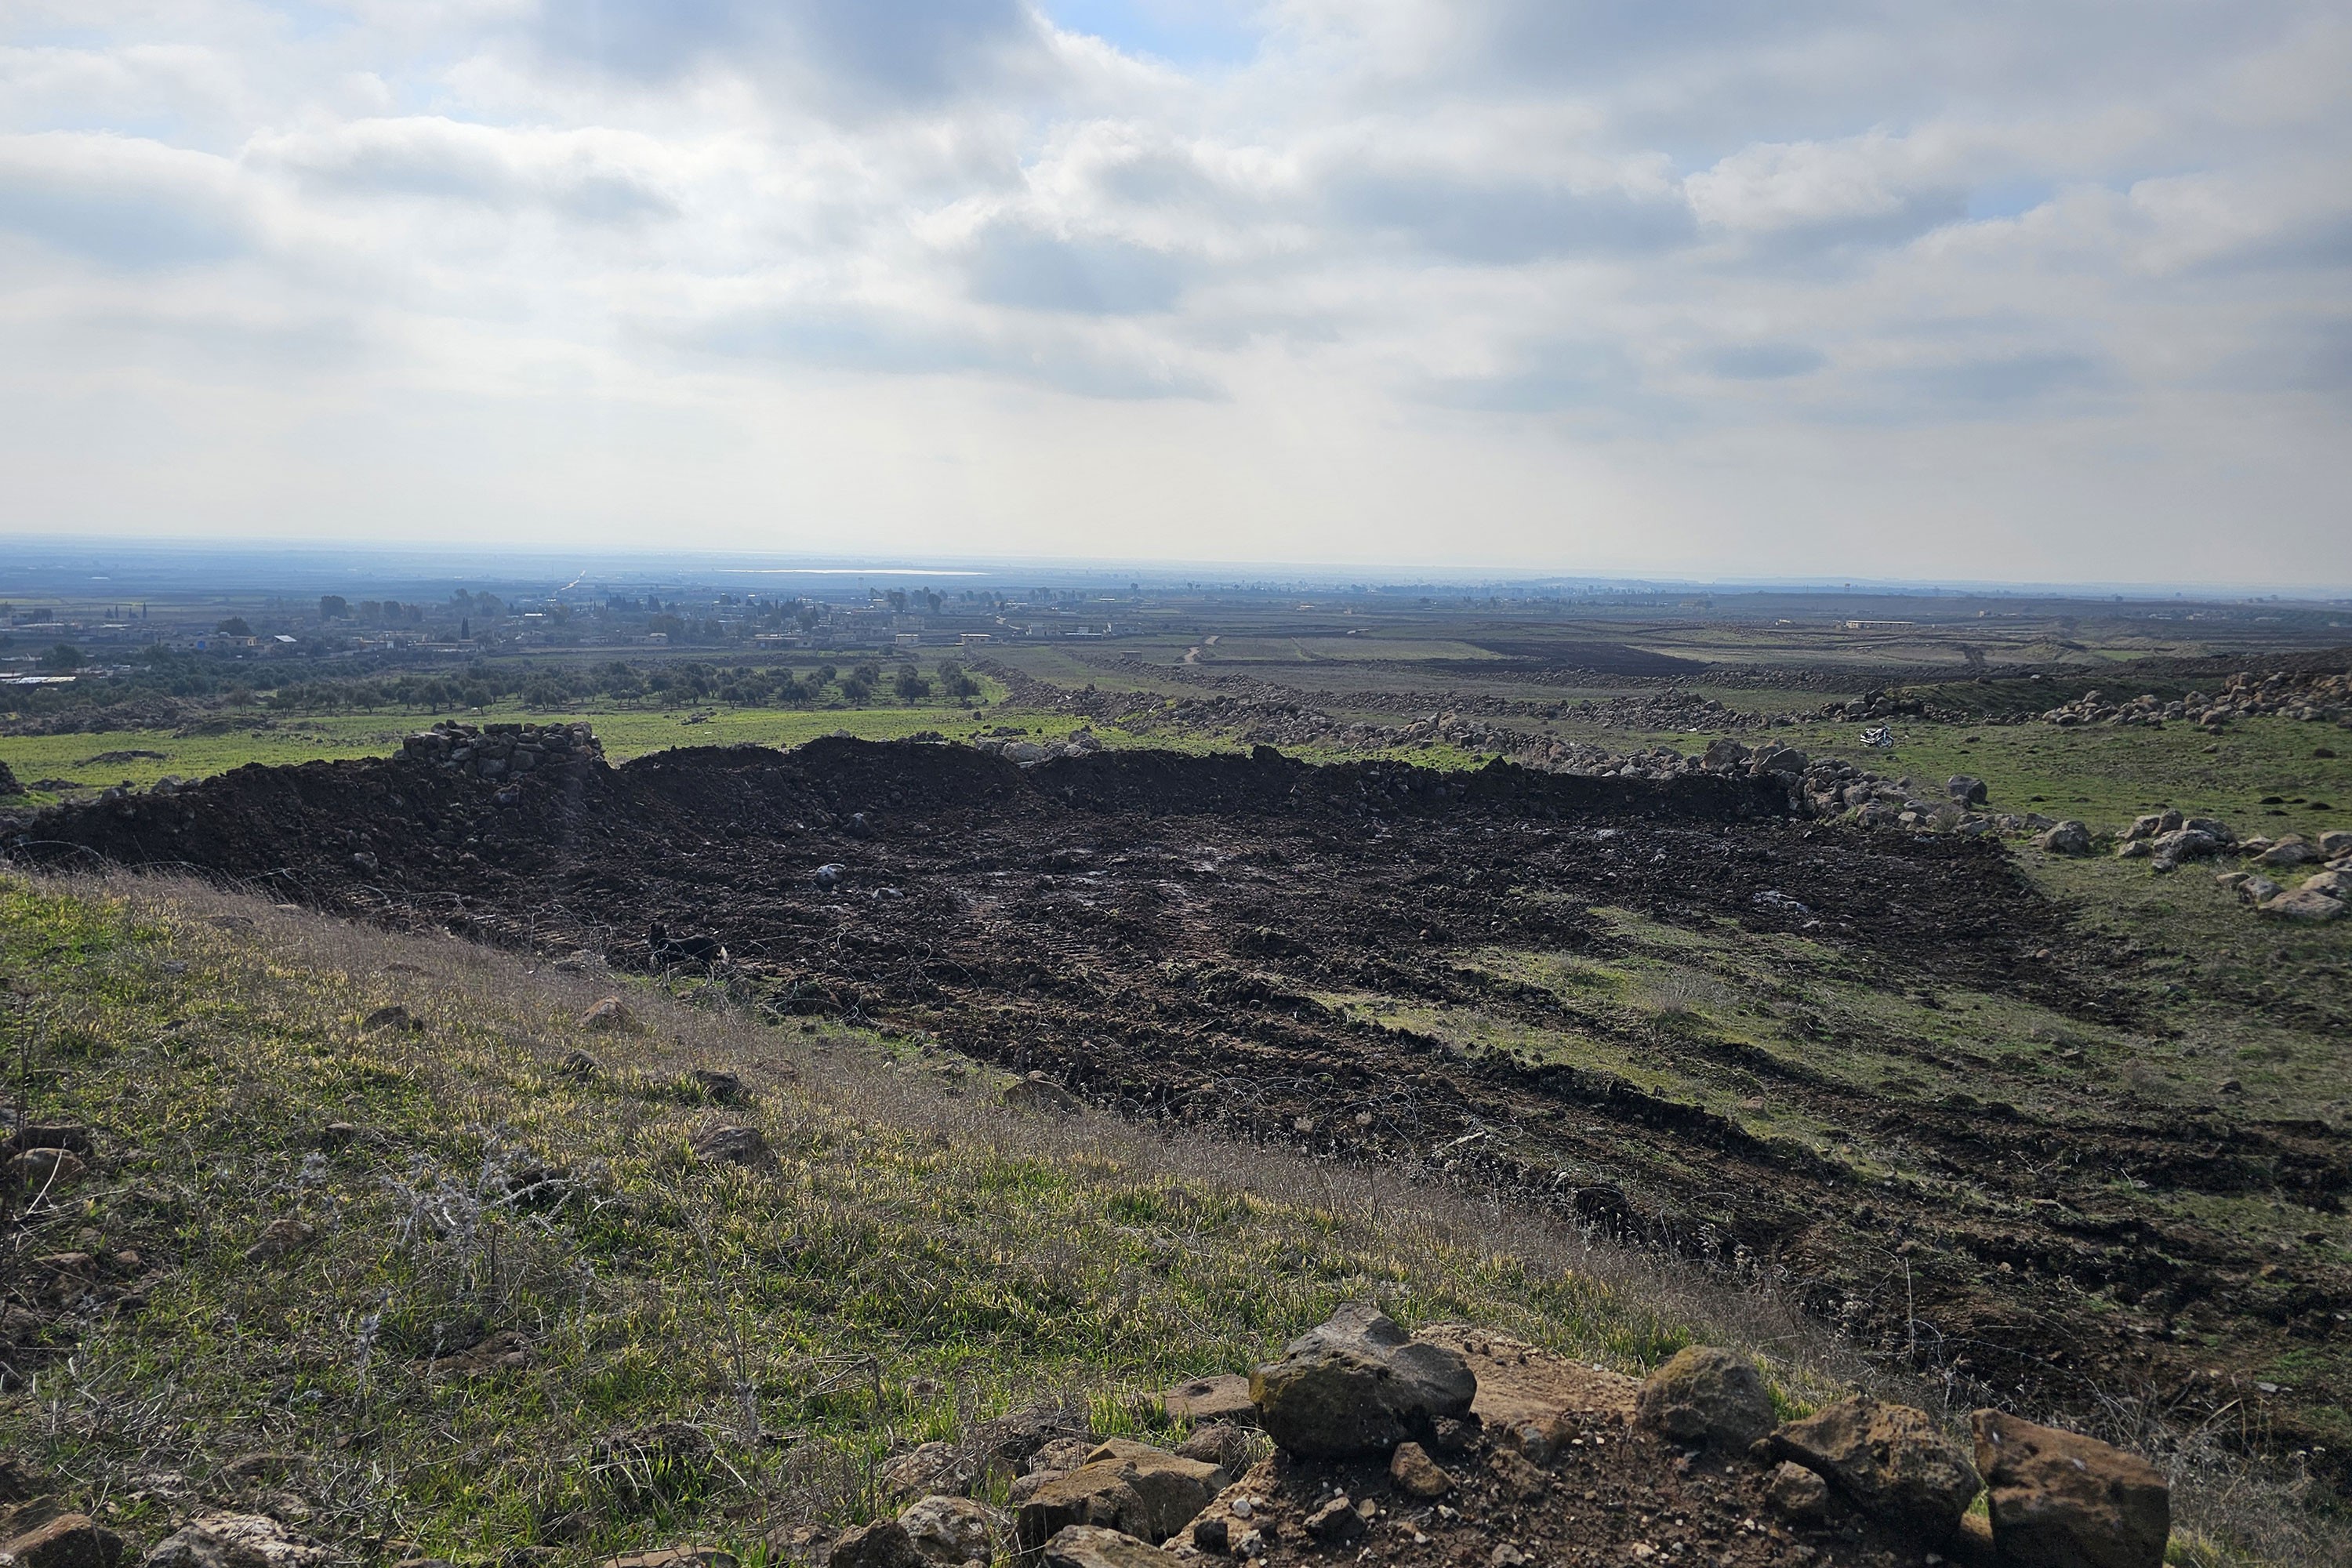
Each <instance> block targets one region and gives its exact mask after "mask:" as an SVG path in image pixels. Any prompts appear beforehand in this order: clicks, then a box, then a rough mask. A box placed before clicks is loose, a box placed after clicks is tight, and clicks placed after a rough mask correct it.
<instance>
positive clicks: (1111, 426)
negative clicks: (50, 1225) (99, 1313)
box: [0, 0, 2352, 588]
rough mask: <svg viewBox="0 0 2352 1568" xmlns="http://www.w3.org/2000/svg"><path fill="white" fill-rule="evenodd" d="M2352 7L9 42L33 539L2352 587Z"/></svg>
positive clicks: (2038, 2)
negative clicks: (882, 553)
mask: <svg viewBox="0 0 2352 1568" xmlns="http://www.w3.org/2000/svg"><path fill="white" fill-rule="evenodd" d="M2347 83H2352V8H2347V6H2346V5H2343V4H2342V3H2341V0H2333V3H2323V4H2311V5H2297V4H2263V3H2260V0H2252V3H2245V0H2241V3H2221V0H2215V3H2210V4H2207V3H2200V4H2180V3H2174V0H2135V3H2133V4H2128V5H2126V4H2112V3H2110V4H2077V3H2073V0H2031V3H2027V4H2013V3H2004V0H1979V3H1976V4H1970V5H1946V6H1937V5H1920V4H1917V3H1916V0H1912V3H1908V4H1894V3H1888V4H1869V3H1864V0H1853V3H1845V4H1837V3H1826V4H1822V3H1809V0H1784V3H1781V4H1775V5H1763V4H1758V3H1755V0H1741V3H1738V4H1709V3H1704V0H1613V3H1584V0H1270V3H1266V4H1248V3H1244V0H1046V3H1045V4H1044V5H1033V4H1026V3H1024V0H318V3H313V4H304V5H263V4H247V3H240V0H0V530H5V531H16V532H61V531H77V530H82V531H106V532H127V533H215V534H236V535H247V536H250V535H263V534H278V535H289V536H299V537H301V538H304V539H309V540H348V541H352V542H367V541H371V540H387V539H401V540H427V539H436V538H446V539H457V540H464V541H467V542H471V543H476V544H481V543H489V542H530V543H547V542H557V541H563V540H572V539H577V540H581V541H583V542H587V541H593V542H617V543H632V544H640V545H652V546H663V545H669V544H677V545H681V546H684V545H692V546H699V547H710V548H745V547H749V548H759V549H772V550H778V551H794V552H825V551H834V550H838V551H843V552H856V553H859V554H866V555H870V554H872V553H873V552H875V551H876V550H877V549H883V550H890V551H897V552H926V551H929V552H943V551H952V552H958V553H961V554H981V553H1003V554H1024V555H1038V554H1067V555H1078V556H1087V557H1095V558H1104V557H1118V558H1141V559H1162V560H1165V559H1191V560H1203V559H1222V560H1236V561H1238V560H1252V559H1259V560H1285V561H1293V562H1298V561H1318V560H1320V561H1331V562H1353V563H1398V564H1410V563H1453V564H1460V565H1492V566H1499V567H1528V568H1536V569H1542V570H1557V571H1566V572H1593V571H1637V572H1658V573H1676V574H1696V575H1702V576H1715V575H1737V574H1773V575H1790V574H1848V575H1864V574H1866V575H1869V576H1873V577H1895V576H1911V577H1919V578H1929V579H1932V578H1937V577H1947V578H1950V577H1966V578H1969V579H1974V580H1979V581H1984V580H1999V579H2005V578H2013V579H2021V580H2034V581H2044V582H2047V581H2054V580H2066V579H2075V580H2097V581H2102V582H2115V581H2135V580H2136V581H2149V582H2164V583H2195V582H2214V583H2247V582H2265V583H2295V582H2309V583H2311V584H2314V585H2315V586H2327V587H2336V588H2342V587H2345V586H2347V585H2352V512H2348V511H2347V504H2346V498H2347V493H2352V438H2348V437H2347V423H2352V421H2347V414H2352V287H2347V284H2352V266H2347V263H2352V92H2347Z"/></svg>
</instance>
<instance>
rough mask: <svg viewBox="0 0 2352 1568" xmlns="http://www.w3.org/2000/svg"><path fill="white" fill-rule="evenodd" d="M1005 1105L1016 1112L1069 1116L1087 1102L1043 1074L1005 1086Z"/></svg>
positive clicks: (1036, 1073) (1039, 1073)
mask: <svg viewBox="0 0 2352 1568" xmlns="http://www.w3.org/2000/svg"><path fill="white" fill-rule="evenodd" d="M1004 1103H1005V1104H1007V1105H1009V1106H1011V1107H1012V1108H1013V1110H1051V1111H1055V1112H1059V1113H1060V1114H1062V1115H1068V1114H1069V1113H1070V1112H1072V1111H1075V1110H1077V1109H1078V1108H1079V1107H1080V1106H1082V1105H1084V1104H1085V1103H1086V1102H1085V1101H1084V1100H1080V1099H1079V1098H1078V1097H1077V1096H1076V1095H1075V1094H1072V1093H1071V1092H1070V1091H1069V1090H1068V1089H1064V1088H1063V1087H1062V1086H1061V1085H1060V1084H1058V1083H1055V1081H1054V1080H1053V1079H1049V1078H1047V1077H1046V1076H1045V1074H1044V1073H1042V1072H1033V1073H1031V1074H1030V1075H1029V1076H1028V1077H1027V1078H1023V1079H1014V1080H1013V1082H1012V1083H1010V1084H1008V1085H1006V1086H1005V1089H1004Z"/></svg>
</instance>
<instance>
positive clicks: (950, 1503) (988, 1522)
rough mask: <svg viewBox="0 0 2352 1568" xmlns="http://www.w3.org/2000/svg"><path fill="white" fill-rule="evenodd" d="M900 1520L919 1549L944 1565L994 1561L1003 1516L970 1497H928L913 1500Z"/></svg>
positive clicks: (926, 1555)
mask: <svg viewBox="0 0 2352 1568" xmlns="http://www.w3.org/2000/svg"><path fill="white" fill-rule="evenodd" d="M898 1523H899V1525H900V1527H901V1528H903V1529H904V1530H905V1531H906V1532H907V1539H908V1540H909V1541H911V1542H914V1546H915V1550H916V1551H917V1552H921V1553H922V1554H923V1556H925V1557H926V1558H928V1559H929V1560H930V1561H931V1562H933V1563H940V1564H943V1565H944V1568H957V1565H958V1564H960V1563H970V1562H973V1561H978V1562H982V1563H991V1562H993V1561H995V1557H996V1538H997V1536H998V1534H999V1533H1000V1532H1001V1531H1002V1530H1003V1518H1002V1517H1001V1516H1000V1515H999V1514H998V1513H997V1511H996V1510H994V1509H992V1508H990V1507H989V1506H988V1505H987V1504H986V1503H981V1502H974V1501H973V1500H971V1499H970V1498H968V1497H944V1496H933V1497H927V1498H923V1499H921V1500H919V1501H916V1502H914V1503H912V1504H909V1505H908V1508H907V1509H906V1510H905V1511H904V1512H902V1513H900V1514H899V1515H898Z"/></svg>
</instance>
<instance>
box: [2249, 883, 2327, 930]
mask: <svg viewBox="0 0 2352 1568" xmlns="http://www.w3.org/2000/svg"><path fill="white" fill-rule="evenodd" d="M2262 910H2263V913H2264V914H2266V915H2273V916H2275V917H2277V918H2278V919H2280V920H2283V921H2303V922H2305V923H2306V924H2311V925H2316V924H2318V923H2319V922H2320V921H2332V920H2335V919H2336V918H2337V917H2338V916H2340V915H2342V914H2343V913H2344V900H2342V899H2332V898H2329V897H2328V896H2327V895H2326V893H2323V892H2320V891H2318V890H2317V889H2313V888H2309V887H2303V888H2297V889H2294V891H2293V892H2291V893H2281V894H2279V895H2278V896H2277V897H2276V898H2274V899H2271V900H2267V901H2266V902H2264V903H2263V906H2262Z"/></svg>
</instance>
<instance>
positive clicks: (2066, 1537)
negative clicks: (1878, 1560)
mask: <svg viewBox="0 0 2352 1568" xmlns="http://www.w3.org/2000/svg"><path fill="white" fill-rule="evenodd" d="M1974 1424H1975V1426H1976V1438H1977V1452H1976V1463H1977V1468H1978V1469H1979V1470H1980V1471H1982V1472H1983V1474H1984V1479H1985V1485H1986V1487H1987V1489H1989V1493H1990V1495H1989V1496H1988V1497H1987V1499H1986V1503H1987V1507H1988V1509H1989V1510H1990V1517H1991V1521H1992V1540H1993V1550H1994V1552H1996V1553H1997V1554H1998V1555H1999V1556H2000V1561H2001V1562H2002V1563H2005V1564H2010V1565H2011V1568H2159V1565H2160V1564H2161V1563H2163V1561H2164V1547H2165V1542H2167V1541H2168V1539H2169V1538H2170V1536H2171V1533H2172V1501H2171V1494H2170V1492H2169V1490H2168V1488H2167V1487H2166V1485H2165V1480H2164V1477H2163V1476H2162V1475H2160V1474H2159V1473H2158V1471H2157V1468H2156V1467H2155V1466H2153V1465H2151V1464H2149V1463H2147V1461H2146V1460H2145V1459H2142V1458H2139V1457H2138V1456H2137V1455H2134V1454H2126V1453H2125V1452H2124V1451H2123V1450H2122V1449H2120V1448H2116V1447H2112V1446H2110V1445H2108V1444H2105V1443H2102V1442H2100V1441H2098V1440H2097V1439H2096V1438H2093V1437H2084V1436H2080V1435H2078V1434H2076V1433H2073V1432H2063V1431H2060V1430H2058V1429H2057V1428H2055V1427H2052V1426H2036V1425H2035V1424H2034V1423H2032V1422H2031V1421H2025V1420H2021V1419H2020V1418H2019V1417H2017V1416H2014V1415H2003V1414H2002V1413H2001V1412H2000V1411H1998V1410H1979V1411H1978V1412H1977V1413H1976V1415H1975V1417H1974Z"/></svg>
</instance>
